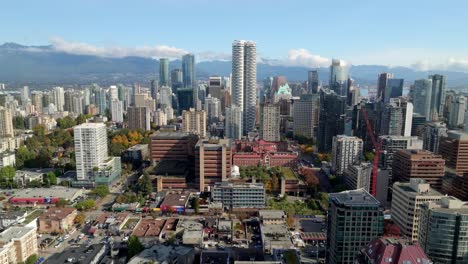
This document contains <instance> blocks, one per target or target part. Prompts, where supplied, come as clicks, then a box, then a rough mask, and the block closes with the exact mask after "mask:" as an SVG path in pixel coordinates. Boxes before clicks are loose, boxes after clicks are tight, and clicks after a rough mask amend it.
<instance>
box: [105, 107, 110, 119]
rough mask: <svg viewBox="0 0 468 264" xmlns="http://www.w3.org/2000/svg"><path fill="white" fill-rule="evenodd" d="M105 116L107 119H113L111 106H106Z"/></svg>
mask: <svg viewBox="0 0 468 264" xmlns="http://www.w3.org/2000/svg"><path fill="white" fill-rule="evenodd" d="M104 116H105V117H107V120H111V118H112V114H111V111H110V109H109V108H106V110H105V111H104Z"/></svg>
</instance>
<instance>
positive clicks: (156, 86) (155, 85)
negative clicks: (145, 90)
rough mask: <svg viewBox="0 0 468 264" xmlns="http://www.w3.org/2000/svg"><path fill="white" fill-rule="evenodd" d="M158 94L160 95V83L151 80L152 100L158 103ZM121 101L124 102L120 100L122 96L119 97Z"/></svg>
mask: <svg viewBox="0 0 468 264" xmlns="http://www.w3.org/2000/svg"><path fill="white" fill-rule="evenodd" d="M158 93H159V84H158V81H156V80H151V81H150V94H151V98H152V99H153V100H156V101H158V100H159V98H158ZM119 100H122V99H120V96H119Z"/></svg>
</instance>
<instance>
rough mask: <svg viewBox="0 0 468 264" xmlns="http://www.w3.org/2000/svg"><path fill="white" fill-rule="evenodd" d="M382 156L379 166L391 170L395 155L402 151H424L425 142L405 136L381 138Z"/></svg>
mask: <svg viewBox="0 0 468 264" xmlns="http://www.w3.org/2000/svg"><path fill="white" fill-rule="evenodd" d="M378 140H379V141H380V142H381V150H382V155H381V157H380V164H379V166H380V167H381V168H383V169H386V170H388V169H391V168H392V164H393V155H394V154H395V152H397V151H398V150H400V149H413V150H420V149H423V142H422V141H421V140H420V139H419V138H418V137H405V136H391V135H385V136H380V137H379V139H378Z"/></svg>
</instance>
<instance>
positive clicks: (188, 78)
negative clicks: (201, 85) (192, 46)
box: [182, 53, 196, 89]
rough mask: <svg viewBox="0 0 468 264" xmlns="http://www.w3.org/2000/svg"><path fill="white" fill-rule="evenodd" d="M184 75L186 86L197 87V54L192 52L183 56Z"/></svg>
mask: <svg viewBox="0 0 468 264" xmlns="http://www.w3.org/2000/svg"><path fill="white" fill-rule="evenodd" d="M182 76H183V79H184V88H192V89H193V88H195V87H196V86H195V84H196V80H195V56H194V55H193V54H191V53H189V54H185V55H184V56H182Z"/></svg>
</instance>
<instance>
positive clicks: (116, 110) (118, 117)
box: [110, 100, 124, 123]
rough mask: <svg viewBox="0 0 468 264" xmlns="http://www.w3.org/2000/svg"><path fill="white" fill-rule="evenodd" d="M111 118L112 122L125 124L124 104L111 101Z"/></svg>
mask: <svg viewBox="0 0 468 264" xmlns="http://www.w3.org/2000/svg"><path fill="white" fill-rule="evenodd" d="M110 105H111V117H112V121H114V122H116V123H123V121H124V119H123V112H124V109H123V103H122V101H119V100H112V101H111V104H110Z"/></svg>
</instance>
